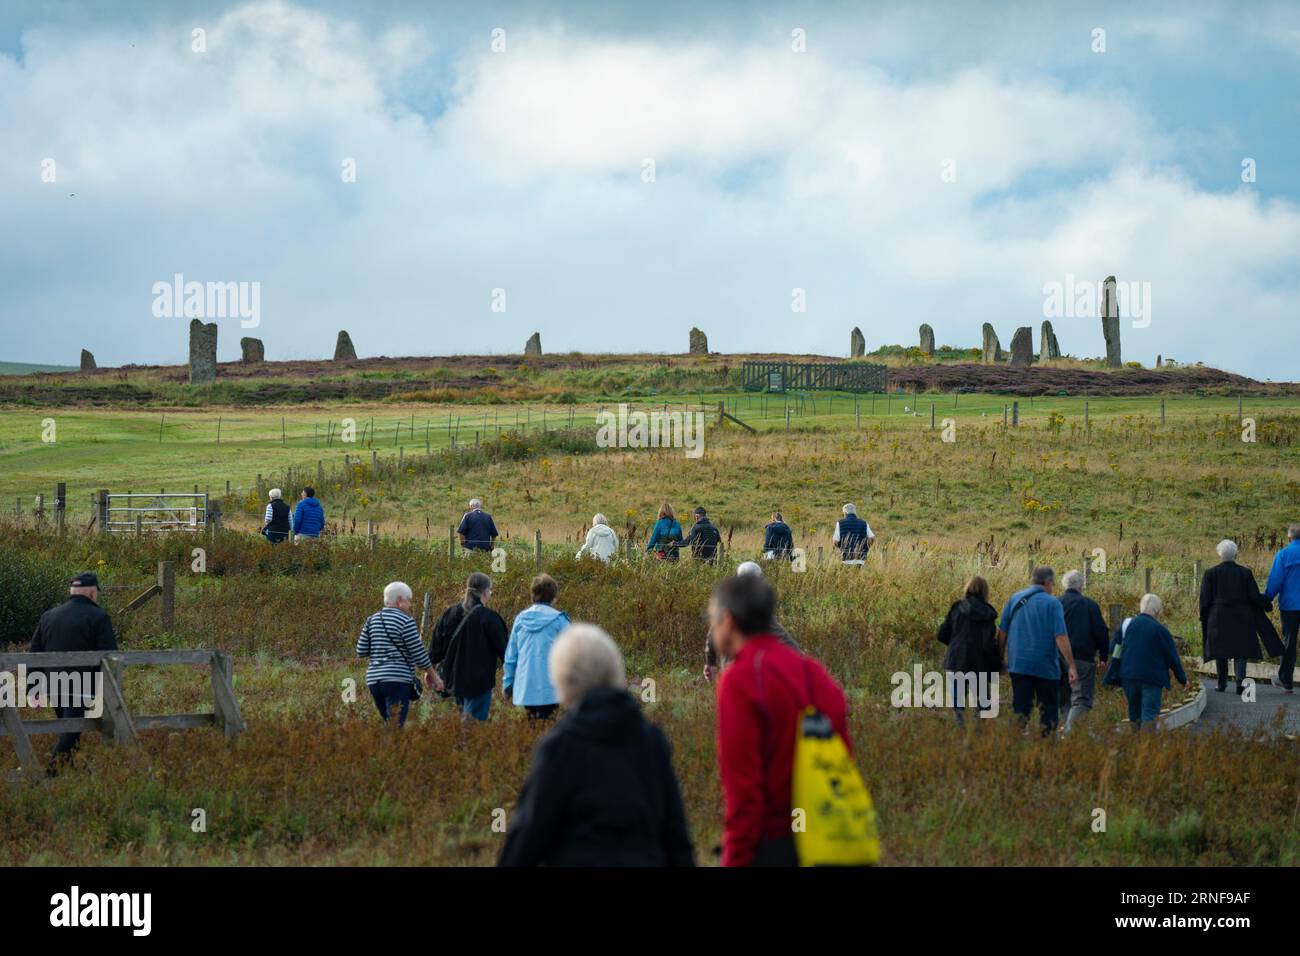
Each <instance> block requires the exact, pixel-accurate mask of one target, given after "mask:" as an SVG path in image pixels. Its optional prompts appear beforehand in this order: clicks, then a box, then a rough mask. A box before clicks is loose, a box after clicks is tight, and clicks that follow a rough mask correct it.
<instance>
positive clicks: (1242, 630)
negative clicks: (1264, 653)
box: [1201, 561, 1276, 661]
mask: <svg viewBox="0 0 1300 956" xmlns="http://www.w3.org/2000/svg"><path fill="white" fill-rule="evenodd" d="M1272 603H1273V602H1272V601H1270V600H1269V599H1268V598H1266V597H1264V595H1263V594H1261V593H1260V590H1259V585H1258V584H1256V583H1255V575H1254V574H1253V573H1252V572H1251V570H1250V568H1247V567H1244V566H1242V565H1240V564H1238V563H1237V562H1236V561H1223V562H1221V563H1219V564H1216V565H1215V566H1214V567H1212V568H1208V569H1207V570H1206V572H1205V576H1204V577H1202V578H1201V635H1202V637H1203V638H1204V648H1203V654H1202V656H1203V657H1204V658H1205V660H1207V661H1209V660H1215V659H1218V658H1227V659H1229V660H1235V659H1237V658H1242V657H1244V658H1246V659H1247V660H1252V661H1257V660H1259V659H1260V649H1259V640H1258V638H1257V637H1256V636H1255V635H1256V632H1257V631H1258V630H1259V629H1260V627H1261V623H1260V621H1261V619H1262V620H1263V622H1265V624H1267V629H1268V630H1269V631H1272V628H1273V625H1272V623H1271V622H1269V620H1268V617H1267V616H1266V615H1264V614H1262V613H1259V612H1262V611H1265V610H1267V609H1268V608H1269V607H1270V606H1271V605H1272ZM1273 636H1274V637H1276V632H1274V634H1273Z"/></svg>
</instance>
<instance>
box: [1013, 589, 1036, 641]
mask: <svg viewBox="0 0 1300 956" xmlns="http://www.w3.org/2000/svg"><path fill="white" fill-rule="evenodd" d="M1037 593H1038V592H1037V591H1030V592H1029V593H1028V594H1026V595H1025V596H1024V597H1022V598H1021V599H1020V600H1019V601H1017V602H1016V603H1015V606H1014V607H1013V608H1012V609H1011V613H1010V614H1008V615H1007V634H1008V635H1010V634H1011V622H1012V621H1014V620H1015V619H1016V612H1017V611H1019V610H1020V609H1021V608H1022V607H1024V606H1025V605H1026V604H1028V603H1029V599H1030V598H1031V597H1033V596H1034V595H1035V594H1037Z"/></svg>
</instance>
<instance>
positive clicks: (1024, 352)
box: [1011, 325, 1034, 368]
mask: <svg viewBox="0 0 1300 956" xmlns="http://www.w3.org/2000/svg"><path fill="white" fill-rule="evenodd" d="M1033 364H1034V330H1033V329H1032V328H1031V327H1030V326H1028V325H1022V326H1020V328H1018V329H1016V334H1015V335H1013V336H1012V337H1011V367H1012V368H1029V366H1031V365H1033Z"/></svg>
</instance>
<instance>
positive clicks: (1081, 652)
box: [1061, 590, 1110, 676]
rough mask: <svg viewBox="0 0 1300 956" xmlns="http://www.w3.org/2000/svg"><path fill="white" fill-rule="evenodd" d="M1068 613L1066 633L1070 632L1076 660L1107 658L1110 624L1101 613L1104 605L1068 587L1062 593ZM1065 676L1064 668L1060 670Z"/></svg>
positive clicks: (1065, 611) (1063, 605)
mask: <svg viewBox="0 0 1300 956" xmlns="http://www.w3.org/2000/svg"><path fill="white" fill-rule="evenodd" d="M1061 610H1062V611H1063V612H1064V613H1065V633H1066V634H1068V635H1069V636H1070V652H1071V654H1073V655H1074V659H1075V660H1076V661H1085V662H1091V661H1095V660H1097V658H1101V660H1103V661H1104V660H1105V659H1106V656H1107V654H1109V653H1110V628H1109V627H1107V626H1106V619H1105V618H1104V617H1102V616H1101V606H1100V605H1099V604H1098V603H1097V602H1096V601H1094V600H1093V599H1092V598H1090V597H1088V596H1087V595H1085V594H1083V593H1082V592H1081V591H1072V590H1066V592H1065V593H1064V594H1062V595H1061ZM1061 674H1062V676H1064V675H1065V671H1064V670H1062V671H1061Z"/></svg>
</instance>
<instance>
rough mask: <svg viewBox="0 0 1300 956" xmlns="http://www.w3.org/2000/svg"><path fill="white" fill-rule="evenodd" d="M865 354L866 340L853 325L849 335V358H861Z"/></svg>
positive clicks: (860, 331)
mask: <svg viewBox="0 0 1300 956" xmlns="http://www.w3.org/2000/svg"><path fill="white" fill-rule="evenodd" d="M866 354H867V340H866V338H864V337H863V335H862V330H861V329H860V328H858V327H857V326H856V325H855V326H854V327H853V331H852V332H850V333H849V358H862V356H864V355H866Z"/></svg>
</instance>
